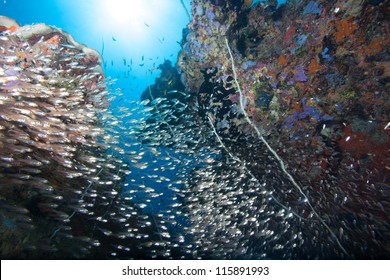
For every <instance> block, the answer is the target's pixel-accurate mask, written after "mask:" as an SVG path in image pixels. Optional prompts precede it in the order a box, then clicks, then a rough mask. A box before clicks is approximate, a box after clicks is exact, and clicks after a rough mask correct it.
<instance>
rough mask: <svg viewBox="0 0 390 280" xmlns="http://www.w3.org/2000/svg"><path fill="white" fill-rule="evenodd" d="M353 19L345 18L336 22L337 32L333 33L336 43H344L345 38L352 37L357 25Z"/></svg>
mask: <svg viewBox="0 0 390 280" xmlns="http://www.w3.org/2000/svg"><path fill="white" fill-rule="evenodd" d="M353 19H354V17H347V18H345V19H343V20H341V21H339V22H338V25H337V26H336V29H337V31H336V32H335V33H334V36H335V38H336V42H337V43H341V42H342V41H344V39H345V37H347V36H350V35H352V33H353V32H355V30H356V28H357V25H356V22H355V21H354V20H353Z"/></svg>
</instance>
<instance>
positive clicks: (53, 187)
mask: <svg viewBox="0 0 390 280" xmlns="http://www.w3.org/2000/svg"><path fill="white" fill-rule="evenodd" d="M0 23H1V24H2V26H1V27H0V30H1V31H0V40H1V43H0V232H1V237H0V255H1V257H2V258H55V259H59V258H61V259H62V258H115V257H120V256H121V254H123V253H121V252H128V251H129V249H128V248H129V247H131V248H132V249H131V255H129V254H128V253H127V254H126V255H127V258H131V257H133V258H142V257H144V258H145V257H147V256H148V255H147V254H146V253H145V252H144V251H142V250H141V249H137V245H138V242H139V240H140V239H142V238H145V239H147V237H148V236H149V235H151V234H150V233H153V232H156V230H151V228H153V227H155V226H154V225H155V224H152V223H151V222H149V221H148V219H149V218H148V215H143V216H141V215H140V214H139V213H138V211H139V209H140V208H139V207H138V206H136V205H134V203H130V202H129V201H128V200H129V197H128V196H126V195H125V194H123V195H122V194H121V193H120V192H121V190H123V188H124V186H123V184H124V183H123V178H124V176H125V174H128V173H129V172H130V171H129V170H127V169H123V164H124V163H123V161H122V160H121V159H120V157H119V156H118V155H120V152H121V149H120V148H119V147H117V146H116V145H115V141H116V140H115V135H113V134H110V135H109V134H108V133H107V131H108V130H110V129H112V126H113V125H115V122H116V119H113V117H112V116H110V115H109V113H108V111H107V108H108V106H109V102H108V91H107V85H106V80H105V77H104V75H103V73H102V68H101V65H100V64H101V58H100V55H99V54H98V53H97V52H96V51H95V50H92V49H89V48H87V47H86V46H84V45H82V44H79V43H77V42H75V41H74V39H73V38H72V37H71V35H69V34H67V33H65V32H63V31H62V30H61V29H57V28H54V27H49V26H46V25H43V24H39V25H32V26H22V27H21V26H19V25H17V24H16V22H14V21H13V20H11V19H8V18H5V17H2V18H0ZM3 24H4V25H3ZM115 151H117V153H116V155H115ZM118 152H119V153H118ZM140 220H141V221H140ZM156 220H158V219H156V218H155V219H154V221H156ZM138 222H140V223H142V225H138ZM146 222H147V223H148V224H150V226H145V223H146ZM130 225H131V227H134V228H135V229H134V232H133V231H131V230H129V227H130ZM137 227H138V228H137ZM127 236H130V237H128V238H126V240H125V241H123V240H124V238H125V237H127Z"/></svg>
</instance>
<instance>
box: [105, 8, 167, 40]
mask: <svg viewBox="0 0 390 280" xmlns="http://www.w3.org/2000/svg"><path fill="white" fill-rule="evenodd" d="M153 2H154V1H145V0H103V2H102V5H101V14H102V15H103V16H102V18H103V19H104V20H103V21H102V24H103V25H104V27H105V28H107V27H108V28H109V29H110V30H111V31H112V32H114V31H117V32H118V33H122V34H123V33H126V34H127V35H130V36H136V37H139V35H145V33H147V31H148V30H147V28H148V25H149V24H150V23H151V22H155V21H156V20H157V19H158V17H159V15H158V14H156V10H155V9H154V6H153Z"/></svg>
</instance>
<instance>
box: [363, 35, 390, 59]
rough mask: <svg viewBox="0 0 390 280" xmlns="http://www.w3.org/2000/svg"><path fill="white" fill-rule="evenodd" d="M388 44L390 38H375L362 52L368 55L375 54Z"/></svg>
mask: <svg viewBox="0 0 390 280" xmlns="http://www.w3.org/2000/svg"><path fill="white" fill-rule="evenodd" d="M389 42H390V38H386V39H384V38H383V37H376V38H374V39H373V40H372V41H371V42H370V43H369V44H368V45H367V46H366V47H365V48H364V52H365V53H366V54H368V55H373V54H376V53H378V52H380V51H381V50H382V48H383V46H385V45H386V44H388V43H389Z"/></svg>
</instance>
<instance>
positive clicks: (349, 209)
mask: <svg viewBox="0 0 390 280" xmlns="http://www.w3.org/2000/svg"><path fill="white" fill-rule="evenodd" d="M228 2H229V1H226V2H218V3H213V1H200V0H199V1H195V0H194V1H193V2H192V4H193V9H192V19H193V20H192V22H191V23H190V24H189V32H188V35H186V38H185V40H183V49H182V51H181V53H180V54H179V58H178V62H177V67H178V71H179V73H180V74H181V80H182V82H183V84H184V85H185V87H186V90H187V91H188V92H197V94H193V99H192V100H194V99H195V100H197V103H194V101H189V103H188V104H189V105H191V104H195V107H194V109H193V118H194V119H197V120H199V117H200V116H201V115H202V114H203V116H204V117H203V118H202V117H201V118H200V119H201V120H202V121H201V123H198V125H199V126H203V127H208V129H209V133H210V131H211V134H210V136H209V137H212V138H214V139H215V141H216V143H217V145H218V143H219V144H220V145H219V148H220V149H222V150H221V153H222V159H223V160H222V159H221V158H220V157H219V156H216V157H215V160H217V159H221V160H222V162H221V161H219V160H217V163H215V164H216V166H215V167H213V165H211V164H210V165H208V166H206V167H204V168H198V169H196V170H194V175H193V177H192V178H193V180H195V179H194V178H196V180H195V181H193V182H190V181H189V182H188V185H187V188H184V189H185V195H183V197H185V203H183V205H187V208H186V207H185V206H184V208H186V209H187V212H188V216H189V217H190V220H191V221H192V222H190V224H191V226H190V227H189V235H190V236H192V238H193V242H194V244H196V245H194V246H195V248H196V249H194V250H195V251H196V252H197V254H200V255H202V256H203V257H206V258H207V257H210V256H211V257H213V258H240V257H243V258H245V257H249V258H251V257H255V258H257V257H270V258H388V257H389V254H390V235H389V227H390V224H389V222H390V217H389V213H390V205H389V204H388V203H387V200H388V198H389V196H390V192H389V190H390V189H389V181H388V180H389V168H390V167H389V161H388V159H389V150H388V147H389V141H390V140H389V136H390V134H389V114H388V112H389V110H388V109H389V102H388V98H387V92H388V78H389V74H388V71H387V68H388V65H387V64H388V62H387V54H386V53H387V52H388V50H389V40H388V38H389V36H388V35H389V34H388V30H389V22H388V20H387V19H386V14H387V13H388V11H387V7H388V6H389V3H388V1H380V2H375V3H373V2H369V1H368V2H365V1H346V2H345V1H332V2H329V1H287V2H286V4H283V5H281V6H280V7H278V8H276V5H275V3H272V2H273V1H268V2H267V3H258V4H255V5H254V6H253V7H252V8H251V9H239V10H237V9H232V8H231V6H229V3H228ZM313 22H314V23H315V24H313ZM225 38H227V39H228V41H229V44H230V45H231V48H232V50H233V56H234V63H235V64H236V73H233V71H232V61H231V60H230V59H229V54H228V49H227V46H226V44H225ZM208 71H209V72H210V71H211V72H213V73H214V74H213V75H211V76H210V75H205V74H204V73H205V72H208ZM234 74H237V80H238V82H239V84H241V87H242V91H243V93H244V94H243V96H242V99H241V97H240V94H239V93H238V89H237V87H236V86H234V85H233V89H232V78H233V76H234ZM241 102H242V104H240V103H241ZM243 110H245V112H247V113H248V115H249V116H250V118H251V121H253V122H254V124H255V125H256V127H257V129H258V130H259V131H261V134H262V137H265V139H266V141H267V143H270V146H271V148H272V149H273V150H274V151H276V153H277V154H278V155H279V156H280V158H281V159H282V161H284V164H285V166H287V168H288V172H289V174H292V176H293V177H294V178H295V179H296V180H297V181H298V182H299V185H300V186H301V187H302V192H299V191H298V190H297V189H294V187H293V186H292V184H291V180H290V179H289V178H288V176H287V175H286V174H283V173H284V172H281V167H280V165H279V166H278V161H280V160H279V159H277V158H276V156H275V154H273V153H270V149H269V148H268V147H267V145H265V144H264V143H262V141H260V140H261V139H259V138H257V137H254V136H253V134H254V133H255V131H254V130H253V128H252V127H250V125H248V123H246V122H245V120H243V119H244V118H243V117H242V114H241V113H240V112H243ZM202 112H205V113H202ZM231 129H234V131H235V132H234V133H232V131H231ZM204 130H206V128H204ZM213 130H214V133H212V131H213ZM209 140H210V139H209ZM208 143H209V145H211V144H210V142H208ZM221 145H222V146H221ZM210 149H212V148H210ZM229 158H230V159H229ZM237 159H239V160H237ZM224 161H226V162H230V163H226V164H224ZM231 161H233V162H236V165H237V166H236V168H235V169H234V168H233V169H231V168H232V165H231V164H232V162H231ZM229 169H231V171H228V170H229ZM248 172H249V174H252V175H253V176H250V175H248ZM206 174H208V175H207V176H206ZM210 178H214V179H213V180H211V181H210ZM217 178H224V179H226V180H222V179H217ZM238 178H240V180H243V181H237V180H238ZM289 181H290V182H289ZM239 182H240V183H239ZM239 184H241V185H242V186H247V187H239V186H238V185H239ZM258 184H259V185H263V186H264V188H260V187H259V185H258ZM251 185H252V187H250V186H251ZM253 193H255V194H253ZM249 194H250V195H249ZM252 194H253V197H252ZM303 194H304V195H303ZM263 195H265V196H264V197H263ZM302 195H303V196H302ZM241 196H242V197H245V198H241ZM219 199H222V200H223V201H224V202H223V203H222V204H218V203H217V202H216V200H218V201H219ZM230 199H231V200H230ZM248 199H249V201H250V202H247V203H246V204H242V207H241V206H237V205H238V204H237V203H238V201H242V202H243V203H244V201H248ZM267 201H271V202H267ZM272 201H273V203H272ZM240 205H241V204H240ZM262 207H271V208H272V209H271V208H270V209H269V211H265V212H264V213H263V211H260V212H259V209H262ZM273 207H275V208H273ZM278 208H279V211H280V210H282V211H283V210H284V211H287V212H286V213H289V211H290V214H292V213H293V212H294V213H295V214H293V215H292V219H293V221H291V222H290V221H288V218H286V216H283V215H282V217H284V218H282V219H281V221H280V223H276V224H275V223H271V222H270V220H275V219H276V216H275V215H276V213H278V212H279V211H278V210H277V209H278ZM251 211H253V212H251ZM183 212H185V210H183ZM194 213H195V214H194ZM261 213H262V214H261ZM290 214H285V215H287V216H289V215H290ZM268 215H269V216H268ZM252 216H253V218H251V219H250V220H248V219H249V217H252ZM201 217H203V218H201ZM218 217H220V218H218ZM267 217H269V219H268V218H267ZM294 219H297V220H295V221H294ZM251 220H253V223H255V224H252V225H251V226H250V225H249V224H250V223H249V221H251ZM213 221H214V222H213ZM215 221H220V223H219V224H215ZM259 221H263V222H259ZM207 225H209V226H207ZM283 226H286V228H284V229H281V228H278V227H283ZM323 227H324V228H323ZM267 230H269V232H268V233H266V232H267ZM261 232H262V233H263V234H261ZM228 233H230V234H231V236H230V237H229V238H226V239H224V238H222V237H223V236H229V235H228ZM282 233H283V234H286V235H284V236H283V234H282ZM297 236H298V237H299V238H298V239H296V238H297ZM266 237H267V238H266ZM268 237H269V238H268ZM189 238H191V237H189ZM266 239H267V240H268V241H265V240H266ZM293 240H294V241H293ZM225 241H226V243H224V242H225ZM221 242H222V243H224V244H222V243H221ZM245 242H247V243H245ZM248 242H249V243H250V242H253V243H252V244H251V245H249V243H248ZM263 242H264V243H263ZM273 242H275V243H273ZM239 244H247V245H242V247H240V246H239ZM255 244H257V245H255ZM260 244H262V245H260ZM340 245H341V246H340ZM224 246H225V247H224ZM226 246H228V247H229V246H231V247H230V249H228V248H227V247H226ZM257 246H258V247H257ZM217 249H218V250H219V251H216V250H217ZM201 252H203V253H201ZM246 253H248V254H246ZM193 256H194V257H196V256H197V255H196V254H195V255H193Z"/></svg>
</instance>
